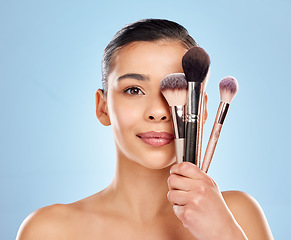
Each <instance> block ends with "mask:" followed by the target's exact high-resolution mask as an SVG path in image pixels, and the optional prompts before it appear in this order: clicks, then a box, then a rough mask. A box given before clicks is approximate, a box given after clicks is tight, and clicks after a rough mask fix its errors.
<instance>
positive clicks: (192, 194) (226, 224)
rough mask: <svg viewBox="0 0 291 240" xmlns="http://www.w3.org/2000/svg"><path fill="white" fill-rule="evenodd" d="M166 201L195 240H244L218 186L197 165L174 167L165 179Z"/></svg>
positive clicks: (187, 164)
mask: <svg viewBox="0 0 291 240" xmlns="http://www.w3.org/2000/svg"><path fill="white" fill-rule="evenodd" d="M168 186H169V192H168V199H169V201H170V202H171V203H172V204H173V205H174V207H173V209H174V212H175V214H176V216H177V217H178V218H179V219H180V220H181V221H182V223H183V225H184V226H185V227H186V228H187V229H188V230H189V231H190V232H191V233H192V234H193V236H194V237H195V238H197V239H201V240H202V239H203V240H207V239H209V240H213V239H216V240H219V239H224V240H226V239H232V240H233V239H236V240H238V239H247V238H246V236H245V234H244V232H243V231H242V229H241V228H240V226H239V225H238V223H237V222H236V220H235V219H234V217H233V215H232V213H231V212H230V210H229V209H228V207H227V205H226V203H225V201H224V199H223V197H222V195H221V192H220V191H219V188H218V186H217V185H216V183H215V182H214V180H213V179H212V178H210V177H209V176H208V175H207V174H205V173H204V172H202V171H201V170H200V169H199V168H198V167H197V166H196V165H194V164H192V163H189V162H183V163H179V164H175V165H174V166H173V167H172V168H171V170H170V177H169V179H168Z"/></svg>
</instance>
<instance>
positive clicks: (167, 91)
mask: <svg viewBox="0 0 291 240" xmlns="http://www.w3.org/2000/svg"><path fill="white" fill-rule="evenodd" d="M160 89H161V92H162V94H163V95H164V97H165V99H166V100H167V102H168V104H169V106H170V107H171V113H172V120H173V128H174V135H175V147H176V157H177V162H178V163H180V162H182V161H184V158H185V147H184V145H185V121H184V107H185V104H186V100H187V81H186V78H185V74H184V73H173V74H169V75H167V76H166V77H164V78H163V79H162V81H161V83H160Z"/></svg>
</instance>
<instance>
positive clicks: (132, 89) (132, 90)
mask: <svg viewBox="0 0 291 240" xmlns="http://www.w3.org/2000/svg"><path fill="white" fill-rule="evenodd" d="M124 92H125V93H128V94H130V95H143V92H142V91H141V90H140V89H139V88H138V87H130V88H127V89H125V90H124Z"/></svg>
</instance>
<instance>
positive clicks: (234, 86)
mask: <svg viewBox="0 0 291 240" xmlns="http://www.w3.org/2000/svg"><path fill="white" fill-rule="evenodd" d="M219 91H220V100H221V101H222V102H226V103H231V101H232V100H233V99H234V97H235V95H236V93H237V91H238V82H237V80H236V79H235V78H234V77H231V76H229V77H225V78H223V79H222V80H221V81H220V83H219Z"/></svg>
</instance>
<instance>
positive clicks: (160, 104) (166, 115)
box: [145, 93, 170, 122]
mask: <svg viewBox="0 0 291 240" xmlns="http://www.w3.org/2000/svg"><path fill="white" fill-rule="evenodd" d="M145 114H146V116H145V117H146V119H147V120H149V121H153V122H160V121H169V120H170V107H169V105H168V103H167V101H166V99H165V98H164V96H163V95H162V94H161V93H160V94H159V96H158V97H156V98H155V99H151V101H150V102H149V105H148V108H147V110H146V113H145Z"/></svg>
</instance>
